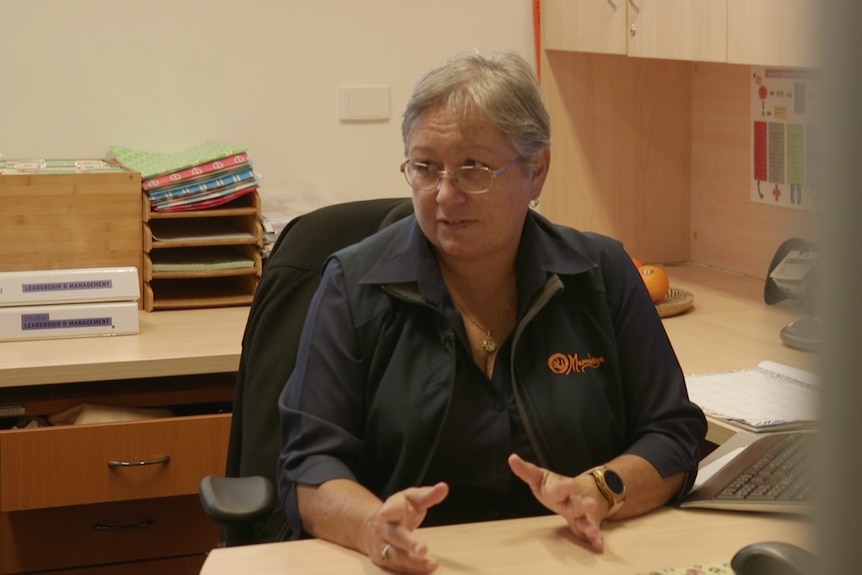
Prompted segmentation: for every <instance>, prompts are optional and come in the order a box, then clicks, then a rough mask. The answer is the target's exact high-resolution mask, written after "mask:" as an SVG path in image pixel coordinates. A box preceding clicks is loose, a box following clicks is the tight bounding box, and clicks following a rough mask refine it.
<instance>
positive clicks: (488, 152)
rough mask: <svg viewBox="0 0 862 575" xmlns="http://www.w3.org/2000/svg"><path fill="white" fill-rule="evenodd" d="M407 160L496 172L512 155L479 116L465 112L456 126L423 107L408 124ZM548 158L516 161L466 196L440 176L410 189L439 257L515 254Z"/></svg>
mask: <svg viewBox="0 0 862 575" xmlns="http://www.w3.org/2000/svg"><path fill="white" fill-rule="evenodd" d="M407 151H408V160H410V161H411V162H422V163H425V164H428V165H429V166H431V167H432V168H434V169H437V170H446V171H447V172H449V171H452V170H456V169H457V168H460V167H462V166H475V165H481V166H486V167H488V168H490V169H491V170H499V169H500V168H502V167H504V166H506V165H507V164H508V163H509V162H511V161H512V160H513V159H515V158H517V156H518V152H517V151H516V150H515V148H514V146H513V145H512V143H511V142H510V140H509V138H508V137H507V136H506V135H505V134H504V133H503V132H501V131H500V130H498V129H497V128H495V127H493V126H492V125H491V124H490V123H488V121H487V120H486V119H485V118H484V116H482V115H481V114H479V113H477V112H475V111H468V112H467V114H466V118H465V121H464V123H463V124H462V125H461V126H459V124H458V121H457V119H456V117H455V115H454V114H453V113H452V112H451V111H450V110H449V108H448V107H447V106H444V105H438V106H434V107H432V108H429V109H428V110H426V111H425V112H423V113H422V115H420V116H419V117H418V118H417V120H416V122H415V123H414V125H413V129H412V131H411V132H410V136H409V139H408V145H407ZM549 159H550V154H549V151H548V150H547V149H545V150H543V151H542V152H541V153H539V154H538V155H537V157H536V158H535V159H534V162H533V163H534V164H535V165H533V166H530V163H529V161H527V162H525V163H521V162H516V163H515V164H513V165H512V166H511V167H510V168H509V169H507V170H506V171H505V172H503V173H502V174H500V175H499V176H497V178H496V179H495V180H494V183H493V185H492V186H491V189H490V190H488V191H487V192H485V193H483V194H469V193H466V192H464V191H462V190H460V189H458V188H457V187H456V186H455V185H453V183H452V180H451V178H449V177H446V176H444V177H443V178H442V179H441V181H440V185H439V186H438V187H437V188H436V189H432V190H427V191H423V190H413V207H414V211H415V213H416V219H417V221H418V223H419V226H420V227H421V228H422V231H423V232H424V234H425V236H426V237H427V238H428V240H429V241H430V242H431V243H432V244H433V245H434V247H435V248H436V250H437V251H438V254H439V255H440V256H442V257H444V258H445V257H455V258H463V259H477V258H483V257H486V256H488V255H490V254H498V255H499V254H503V253H506V254H511V253H513V251H514V250H515V249H517V246H518V242H519V241H520V237H521V229H522V227H523V223H524V217H525V215H526V212H527V210H528V209H529V203H530V200H531V199H538V197H539V194H540V193H541V189H542V184H543V183H544V180H545V175H546V174H547V166H548V161H549Z"/></svg>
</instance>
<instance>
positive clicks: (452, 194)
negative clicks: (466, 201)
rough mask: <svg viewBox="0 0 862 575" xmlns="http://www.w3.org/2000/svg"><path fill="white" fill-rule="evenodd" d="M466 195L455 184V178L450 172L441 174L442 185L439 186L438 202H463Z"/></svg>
mask: <svg viewBox="0 0 862 575" xmlns="http://www.w3.org/2000/svg"><path fill="white" fill-rule="evenodd" d="M465 195H466V194H465V193H464V192H463V191H461V190H460V189H459V188H458V186H457V185H456V184H455V178H454V177H453V176H452V174H450V173H449V172H443V173H441V174H440V183H439V184H438V185H437V202H446V201H452V200H462V199H463V196H465Z"/></svg>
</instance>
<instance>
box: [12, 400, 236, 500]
mask: <svg viewBox="0 0 862 575" xmlns="http://www.w3.org/2000/svg"><path fill="white" fill-rule="evenodd" d="M229 430H230V414H218V415H200V416H188V417H169V418H164V419H156V420H147V421H127V422H121V423H109V424H93V425H68V426H58V427H45V428H37V429H20V430H6V431H2V432H0V511H3V512H6V511H20V510H28V509H40V508H47V507H63V506H67V505H84V504H91V503H104V502H110V501H125V500H132V499H150V498H158V497H170V496H176V495H191V494H197V493H198V485H199V483H200V480H201V478H202V477H203V476H205V475H208V474H211V473H223V472H224V468H225V460H226V457H227V443H228V434H229ZM112 462H120V463H122V462H128V463H131V465H122V464H120V465H117V463H112ZM141 462H146V464H144V465H141V464H139V463H141ZM112 465H113V466H112Z"/></svg>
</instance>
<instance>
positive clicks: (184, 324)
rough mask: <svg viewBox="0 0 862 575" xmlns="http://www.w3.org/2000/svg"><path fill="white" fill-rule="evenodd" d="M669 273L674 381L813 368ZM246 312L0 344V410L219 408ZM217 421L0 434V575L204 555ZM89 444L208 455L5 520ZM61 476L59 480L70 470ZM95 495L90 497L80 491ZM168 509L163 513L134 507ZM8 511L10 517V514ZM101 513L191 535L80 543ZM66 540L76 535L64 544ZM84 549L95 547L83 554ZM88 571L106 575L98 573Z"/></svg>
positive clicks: (718, 288)
mask: <svg viewBox="0 0 862 575" xmlns="http://www.w3.org/2000/svg"><path fill="white" fill-rule="evenodd" d="M667 269H668V272H669V275H670V280H671V285H673V286H675V287H679V288H682V289H686V290H688V291H690V292H692V293H693V294H694V296H695V303H694V309H692V310H690V311H689V312H688V313H686V314H683V315H680V316H677V317H672V318H667V319H665V321H664V324H665V327H666V328H667V331H668V333H669V334H670V337H671V340H672V342H673V344H674V346H675V348H676V352H677V355H678V357H679V359H680V362H681V363H682V366H683V369H684V370H685V371H686V373H699V372H706V371H717V370H723V369H733V368H746V367H752V366H754V365H756V364H757V363H758V362H760V361H762V360H764V359H771V360H775V361H779V362H783V363H787V364H789V365H793V366H795V367H800V368H804V369H812V368H813V365H812V364H813V357H812V356H811V355H810V354H805V353H802V352H798V351H794V350H792V349H790V348H787V347H785V346H783V345H782V344H781V342H780V339H779V336H778V332H779V330H780V328H781V327H782V326H783V325H785V324H786V323H788V322H790V321H792V320H793V319H795V318H796V317H797V311H796V310H795V309H794V308H793V307H792V306H786V305H783V304H779V305H777V306H767V305H765V304H764V303H763V299H762V289H763V286H762V282H761V281H759V280H755V279H751V278H746V277H742V276H737V275H730V274H725V273H721V272H719V271H716V270H713V269H709V268H704V267H699V266H693V265H684V266H671V267H668V268H667ZM247 315H248V308H245V307H236V308H223V309H205V310H188V311H169V312H155V313H144V312H142V313H141V316H140V327H141V332H140V334H138V335H130V336H116V337H104V338H79V339H66V340H43V341H37V340H33V341H22V342H2V343H0V398H2V399H0V405H9V404H10V403H11V404H15V403H16V402H20V403H22V404H27V405H36V407H33V413H32V414H46V413H54V412H56V411H59V410H60V409H64V408H65V407H68V406H69V405H70V404H75V403H76V402H80V400H82V399H88V400H90V401H98V400H104V401H110V402H111V404H121V405H132V406H135V405H137V406H143V405H152V404H153V402H156V403H157V404H158V405H170V404H174V403H189V402H204V401H207V400H219V401H223V400H225V399H228V398H229V394H230V392H231V389H232V381H233V372H235V371H236V369H237V367H238V365H239V356H240V351H241V338H242V332H243V329H244V326H245V321H246V318H247ZM37 400H38V401H37ZM34 402H36V403H34ZM28 414H30V413H29V412H28ZM7 415H8V414H7ZM229 422H230V415H229V414H225V413H222V414H210V415H202V416H194V417H176V418H167V420H164V421H158V422H145V423H138V422H132V423H120V424H104V425H101V426H99V427H97V428H94V429H96V431H92V432H91V431H89V430H87V429H83V428H85V427H89V426H72V427H76V428H78V429H68V428H50V429H40V430H5V431H3V430H0V549H2V550H3V553H2V554H0V575H5V574H6V573H18V572H22V571H27V570H33V569H36V568H38V569H53V568H59V567H73V566H83V565H92V564H93V562H94V561H99V562H102V563H104V564H106V565H107V564H115V565H117V566H118V571H117V572H129V571H128V568H129V565H130V564H128V563H127V564H123V562H124V561H129V560H131V559H130V555H129V551H128V550H129V549H133V548H134V549H137V550H136V551H135V552H136V553H137V555H136V556H135V558H136V559H141V560H143V559H146V560H147V561H143V562H142V563H140V565H142V566H149V567H150V568H151V571H152V572H157V571H159V570H160V569H161V570H162V571H164V572H174V573H179V572H181V570H180V568H179V567H177V564H176V563H173V564H171V565H170V566H166V567H164V568H163V569H162V568H161V566H159V567H158V568H157V566H156V564H154V563H152V561H154V560H155V559H156V558H158V557H162V556H164V555H165V554H168V553H171V554H173V555H175V556H177V557H179V556H181V555H183V554H184V553H188V552H189V547H188V546H186V545H187V543H188V539H189V538H190V536H191V534H192V532H195V533H200V536H199V537H198V538H197V541H196V542H194V543H193V547H194V546H195V545H196V546H197V547H194V548H196V549H198V550H200V551H201V552H202V551H203V550H205V549H209V548H210V547H211V546H213V545H215V543H216V541H217V533H216V530H215V526H214V524H211V522H210V523H207V520H206V518H205V517H203V516H202V513H201V511H200V505H199V503H198V501H197V482H198V481H199V479H200V477H202V476H203V475H206V474H208V473H221V472H222V470H223V469H224V458H225V455H226V454H225V449H226V446H227V434H228V428H229ZM738 431H739V430H738V429H737V428H734V427H733V426H730V425H726V424H722V423H720V422H718V421H715V420H710V426H709V433H708V436H707V437H708V439H709V440H710V441H712V442H713V443H716V444H721V443H723V442H724V441H726V440H727V439H728V438H730V437H732V436H733V435H734V434H735V433H737V432H738ZM90 433H93V435H88V438H89V439H88V441H90V442H91V443H89V444H87V446H86V448H85V451H86V453H87V454H91V453H92V452H93V451H94V450H96V448H97V447H98V446H100V445H101V444H102V440H103V439H106V438H114V439H115V440H116V441H118V442H121V441H126V440H128V441H129V442H130V444H134V442H135V441H138V442H139V444H140V445H145V446H147V447H149V448H150V449H152V448H153V447H154V446H159V445H160V446H163V448H164V449H165V450H168V449H169V448H170V449H172V450H173V449H176V447H177V446H178V445H179V444H181V443H182V440H188V441H193V442H196V445H197V451H198V453H200V454H206V455H201V456H200V457H199V461H197V463H196V466H194V467H192V468H190V469H187V471H186V472H185V473H184V474H183V476H182V478H181V480H180V479H176V482H175V483H174V484H173V485H172V486H171V489H172V490H173V491H171V492H170V497H162V496H161V495H158V493H159V492H156V495H153V492H152V491H149V492H147V495H146V497H147V498H146V499H140V498H139V497H140V496H139V495H136V493H137V492H136V491H135V489H137V488H135V489H132V490H130V491H129V490H125V489H126V488H125V487H124V488H123V489H124V491H121V495H119V496H118V495H117V493H116V492H99V493H89V492H88V493H86V494H85V495H86V498H85V499H86V502H85V503H84V502H81V504H80V505H79V504H77V503H75V502H76V501H78V500H77V499H76V498H77V497H79V496H81V494H80V493H78V494H76V493H74V492H69V491H68V490H66V491H63V490H58V489H57V488H56V487H54V486H52V485H47V484H45V485H44V486H43V484H42V483H41V482H40V483H35V484H34V485H36V487H34V488H33V491H34V492H40V493H42V492H48V493H50V494H51V495H52V497H55V498H56V499H58V500H59V499H62V505H59V504H57V502H56V501H55V502H54V503H51V504H50V505H48V506H46V507H39V508H38V509H32V510H31V509H23V510H17V509H20V508H21V507H22V506H24V507H27V505H29V504H25V503H23V502H22V501H20V500H18V499H16V498H15V497H12V496H9V495H6V496H4V495H3V493H4V492H3V490H9V489H11V488H10V485H12V484H13V483H15V484H21V483H22V482H29V481H31V480H35V479H34V478H33V477H31V476H30V474H31V473H33V474H35V472H34V471H32V470H33V469H34V465H36V463H37V462H44V461H45V460H47V459H49V458H51V457H54V456H59V455H63V456H66V455H68V454H69V453H74V451H73V450H74V449H82V448H80V443H78V444H76V443H75V441H79V440H77V439H76V440H73V439H72V436H73V435H74V436H75V437H79V434H80V436H83V434H90ZM93 438H95V441H94V440H93ZM99 438H102V439H99ZM204 438H205V439H204ZM37 440H38V441H40V442H41V443H38V445H41V446H43V447H32V448H31V446H32V445H36V444H35V443H31V442H35V441H37ZM157 440H158V442H161V443H157ZM139 444H135V445H139ZM76 445H77V447H76ZM87 456H88V457H90V455H87ZM179 463H180V461H179V458H177V460H176V461H173V462H172V465H173V466H174V469H178V468H179V465H178V464H179ZM175 464H177V465H175ZM73 467H76V466H75V465H73ZM102 471H103V470H101V469H100V471H99V472H100V473H101V472H102ZM58 473H60V471H58ZM62 473H64V474H65V475H66V476H67V477H68V474H69V471H68V470H63V471H62ZM51 477H53V476H52V475H51V474H44V475H43V476H40V478H36V479H41V481H45V480H46V478H51ZM66 483H68V484H72V483H76V482H72V481H67V482H66ZM76 484H77V485H83V486H87V485H94V486H96V485H98V484H97V483H95V482H93V481H92V478H90V477H89V476H87V477H82V478H79V480H78V481H77V483H76ZM96 489H97V488H96V487H93V489H91V490H90V491H95V490H96ZM46 497H47V496H46ZM120 499H122V500H123V501H122V503H121V502H120ZM169 500H170V501H171V504H170V506H169V507H164V506H161V505H155V506H154V509H149V508H144V507H142V506H150V505H151V504H153V502H167V501H169ZM40 505H41V504H40ZM12 508H15V509H16V510H15V511H10V509H12ZM107 515H110V516H111V517H114V518H115V519H114V520H113V521H114V522H118V521H121V522H124V523H128V524H132V523H135V522H136V521H139V520H140V517H142V516H144V517H150V516H155V517H157V518H158V519H159V521H158V522H157V523H156V525H159V526H165V525H170V524H176V525H186V526H188V525H190V523H189V521H190V518H192V517H194V518H196V519H195V525H196V526H199V527H200V529H198V530H195V529H185V530H184V531H183V532H181V533H179V532H178V533H170V534H168V533H165V532H159V533H161V535H160V536H159V537H162V539H161V540H159V541H157V542H156V544H146V545H144V544H140V543H138V542H135V540H134V539H133V538H132V536H131V534H129V533H125V534H123V535H120V536H119V537H124V538H125V539H123V541H124V544H123V545H111V544H109V543H107V542H106V541H110V539H106V538H103V537H101V535H103V534H100V537H99V541H98V542H97V541H94V539H93V534H92V533H91V532H92V524H93V523H97V522H104V521H105V520H104V517H105V516H107ZM46 525H50V526H54V527H52V529H53V530H46V528H45V526H46ZM159 528H161V527H157V528H156V529H159ZM78 531H80V532H81V535H75V533H77V532H78ZM146 531H147V530H146V529H144V530H142V532H143V533H146ZM84 533H86V536H85V535H83V534H84ZM620 533H622V530H621V531H620ZM46 538H51V539H52V541H55V542H56V541H58V540H62V541H64V542H65V543H64V545H65V546H64V547H62V548H60V547H58V546H57V544H56V543H54V544H52V545H50V546H46V545H43V544H42V543H40V542H42V541H44V540H45V539H46ZM82 538H83V539H82ZM151 540H152V537H151V539H150V541H151ZM82 541H86V543H82ZM164 541H170V542H171V545H172V546H173V547H171V546H166V545H165V544H164ZM93 545H100V546H101V547H99V548H98V550H96V551H94V548H93ZM148 545H149V546H148ZM46 548H50V549H54V550H55V552H54V554H53V555H51V554H50V553H45V552H44V549H46ZM200 557H201V555H198V556H196V557H195V561H197V562H198V563H196V565H197V566H196V567H194V570H196V569H197V568H198V567H199V564H200V563H199V562H200V561H201V560H202V559H201V558H200ZM586 557H589V555H588V556H586ZM607 557H610V555H608V556H607ZM607 557H605V560H606V559H607ZM193 563H194V562H193ZM99 572H100V573H109V572H110V571H109V570H108V568H107V567H104V568H102V570H101V571H99ZM185 572H189V571H188V570H186V571H185Z"/></svg>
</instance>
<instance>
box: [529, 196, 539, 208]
mask: <svg viewBox="0 0 862 575" xmlns="http://www.w3.org/2000/svg"><path fill="white" fill-rule="evenodd" d="M530 207H531V208H533V209H534V210H535V209H536V208H538V207H539V198H533V199H532V200H530Z"/></svg>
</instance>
